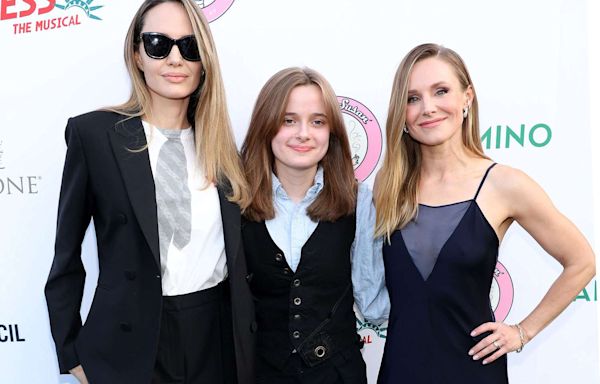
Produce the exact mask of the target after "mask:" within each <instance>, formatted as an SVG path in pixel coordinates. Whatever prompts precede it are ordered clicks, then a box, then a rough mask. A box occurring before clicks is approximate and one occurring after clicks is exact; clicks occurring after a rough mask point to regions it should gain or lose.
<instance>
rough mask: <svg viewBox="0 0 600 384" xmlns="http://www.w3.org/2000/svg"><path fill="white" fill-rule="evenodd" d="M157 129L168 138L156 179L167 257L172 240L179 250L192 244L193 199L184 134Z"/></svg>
mask: <svg viewBox="0 0 600 384" xmlns="http://www.w3.org/2000/svg"><path fill="white" fill-rule="evenodd" d="M157 129H158V130H159V131H160V132H161V133H162V134H163V135H164V136H165V137H166V138H167V139H168V140H167V141H166V142H165V143H164V144H163V146H162V147H161V148H160V152H159V153H158V161H157V163H156V176H155V184H156V206H157V210H158V212H157V214H158V234H159V238H160V240H159V242H160V254H161V258H165V257H166V256H167V252H168V249H169V245H170V244H171V240H172V241H173V245H175V247H177V249H182V248H183V247H185V246H186V245H187V244H188V243H189V242H190V237H191V232H192V199H191V194H190V189H189V187H188V174H187V162H186V159H185V152H184V150H183V144H182V143H181V131H179V130H168V129H160V128H157Z"/></svg>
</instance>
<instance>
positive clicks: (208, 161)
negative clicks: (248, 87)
mask: <svg viewBox="0 0 600 384" xmlns="http://www.w3.org/2000/svg"><path fill="white" fill-rule="evenodd" d="M167 2H174V3H179V4H181V5H182V6H183V8H184V9H185V11H186V13H187V15H188V17H189V19H190V22H191V24H192V30H193V32H194V36H195V37H196V41H197V42H198V49H199V51H200V57H201V60H202V67H203V70H204V76H203V77H204V79H203V80H201V84H200V86H199V87H198V89H196V91H194V93H193V94H192V95H191V96H190V102H189V106H188V112H187V115H188V120H189V121H190V122H191V123H192V125H193V127H194V133H195V135H194V136H195V142H196V149H197V151H196V152H197V154H198V155H197V156H198V158H197V161H198V163H199V164H200V166H201V168H202V169H203V170H204V173H205V175H206V178H207V180H208V181H209V182H212V183H216V184H219V185H222V186H227V187H228V188H229V186H230V188H231V191H230V194H229V196H228V197H229V200H230V201H233V202H236V203H238V204H240V205H241V206H244V205H247V204H248V187H247V183H246V179H245V177H244V173H243V171H242V167H241V161H240V157H239V155H238V152H237V147H236V144H235V138H234V135H233V131H232V129H231V122H230V121H229V114H228V111H227V100H226V97H225V87H224V85H223V79H222V77H221V69H220V65H219V59H218V57H217V51H216V48H215V43H214V41H213V38H212V34H211V32H210V28H209V26H208V22H207V21H206V18H205V17H204V14H203V12H202V10H201V9H200V8H199V7H198V6H197V5H196V3H195V2H194V1H193V0H146V1H144V2H143V3H142V5H141V6H140V8H139V9H138V11H137V13H136V14H135V16H134V17H133V20H132V21H131V25H130V26H129V30H128V32H127V36H126V37H125V65H126V67H127V71H128V72H129V77H130V79H131V95H130V96H129V100H127V101H126V102H125V103H123V104H121V105H117V106H114V107H111V108H107V109H108V110H111V111H114V112H117V113H120V114H123V115H125V116H127V117H129V118H131V117H141V116H144V115H146V116H152V110H151V102H150V101H151V95H150V92H149V91H148V87H147V86H146V81H145V79H144V74H143V72H142V71H141V70H140V69H139V68H138V67H137V65H136V60H135V53H136V52H137V51H138V50H139V49H140V46H141V38H140V34H141V31H142V28H143V26H144V20H145V16H146V14H147V13H148V11H150V10H151V9H152V8H154V7H156V6H157V5H159V4H162V3H167Z"/></svg>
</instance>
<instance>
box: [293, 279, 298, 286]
mask: <svg viewBox="0 0 600 384" xmlns="http://www.w3.org/2000/svg"><path fill="white" fill-rule="evenodd" d="M293 284H294V287H296V288H298V287H299V286H300V279H294V283H293Z"/></svg>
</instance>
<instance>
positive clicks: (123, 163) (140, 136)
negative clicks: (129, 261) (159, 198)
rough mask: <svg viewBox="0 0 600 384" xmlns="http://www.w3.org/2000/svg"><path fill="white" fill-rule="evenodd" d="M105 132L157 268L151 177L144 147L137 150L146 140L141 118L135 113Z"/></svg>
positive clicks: (156, 241) (156, 240)
mask: <svg viewBox="0 0 600 384" xmlns="http://www.w3.org/2000/svg"><path fill="white" fill-rule="evenodd" d="M108 135H109V137H110V143H111V145H112V148H113V152H114V155H115V158H116V159H117V163H118V164H119V168H120V169H121V176H122V177H123V183H124V184H125V189H126V190H127V194H128V195H129V201H130V203H131V206H132V207H133V212H134V214H135V216H136V218H137V221H138V223H139V225H140V228H141V229H142V233H143V234H144V237H145V238H146V241H147V242H148V245H149V246H150V249H151V250H152V254H153V256H154V260H155V261H156V265H157V266H158V268H159V270H160V251H159V245H158V219H157V217H156V192H155V190H154V177H153V176H152V169H151V168H150V158H149V157H148V150H147V149H144V150H142V151H138V150H139V149H140V148H143V147H144V146H145V145H146V144H147V142H146V135H145V134H144V128H143V126H142V121H141V120H140V119H139V118H138V117H135V118H131V119H127V120H125V121H120V122H118V123H117V124H115V126H114V128H113V129H111V130H109V134H108Z"/></svg>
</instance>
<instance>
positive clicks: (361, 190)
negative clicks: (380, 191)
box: [356, 183, 373, 205]
mask: <svg viewBox="0 0 600 384" xmlns="http://www.w3.org/2000/svg"><path fill="white" fill-rule="evenodd" d="M372 199H373V192H372V191H371V188H370V187H369V185H368V184H365V183H358V191H357V193H356V200H357V203H358V204H359V205H361V203H362V202H365V201H367V202H370V201H371V200H372Z"/></svg>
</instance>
